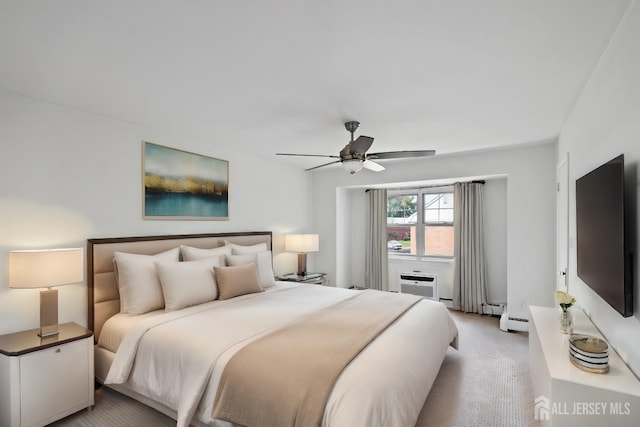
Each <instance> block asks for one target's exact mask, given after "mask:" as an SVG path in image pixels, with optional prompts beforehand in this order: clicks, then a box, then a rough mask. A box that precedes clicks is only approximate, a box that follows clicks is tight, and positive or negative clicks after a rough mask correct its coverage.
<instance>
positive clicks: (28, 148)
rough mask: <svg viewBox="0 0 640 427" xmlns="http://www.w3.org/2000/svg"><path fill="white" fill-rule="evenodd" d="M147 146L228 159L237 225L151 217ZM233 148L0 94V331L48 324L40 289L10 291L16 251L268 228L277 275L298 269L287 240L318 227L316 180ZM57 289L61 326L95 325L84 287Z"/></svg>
mask: <svg viewBox="0 0 640 427" xmlns="http://www.w3.org/2000/svg"><path fill="white" fill-rule="evenodd" d="M141 140H147V141H151V142H154V143H157V144H161V145H166V146H170V147H175V148H179V149H183V150H187V151H192V152H195V153H199V154H203V155H207V156H212V157H217V158H221V159H225V160H229V169H230V186H229V191H230V194H229V216H230V220H229V221H149V220H143V219H142V212H141V195H142V189H141ZM232 147H233V141H227V140H225V141H216V140H212V141H197V140H193V139H191V138H188V137H183V136H178V135H172V134H167V133H163V132H161V131H158V130H153V129H147V128H144V127H141V126H137V125H134V124H131V123H127V122H123V121H118V120H114V119H110V118H105V117H101V116H97V115H94V114H90V113H86V112H81V111H78V110H74V109H71V108H66V107H62V106H58V105H54V104H50V103H46V102H43V101H39V100H35V99H32V98H27V97H23V96H20V95H16V94H13V93H9V92H4V91H0V182H2V187H1V188H0V280H2V283H0V333H7V332H13V331H18V330H23V329H27V328H36V327H38V325H39V319H38V316H39V314H38V304H39V299H38V298H39V297H38V292H37V291H33V290H24V289H10V288H8V268H7V262H8V251H9V250H12V249H26V248H54V247H70V246H74V247H77V246H82V247H85V246H86V239H87V238H95V237H116V236H134V235H155V234H181V233H208V232H225V231H261V230H266V231H273V232H274V253H275V262H274V267H275V270H276V273H285V272H290V271H294V270H295V268H296V258H295V254H288V253H280V252H282V250H283V246H284V244H283V237H282V234H283V233H288V232H309V231H310V230H311V228H312V227H311V225H312V224H313V211H312V209H311V208H310V206H311V199H310V197H309V193H310V188H311V185H310V178H309V177H308V175H307V174H305V173H304V172H303V171H301V170H298V169H294V168H289V167H287V166H283V165H282V164H281V163H276V162H273V161H272V160H271V159H264V158H258V157H254V156H251V155H249V154H246V153H240V152H236V151H234V150H233V149H232ZM311 258H312V256H310V265H312V263H313V260H312V259H311ZM58 289H59V295H60V298H59V320H60V322H61V323H62V322H68V321H75V322H77V323H79V324H81V325H86V303H85V301H86V287H85V285H84V284H78V285H71V286H63V287H60V288H58Z"/></svg>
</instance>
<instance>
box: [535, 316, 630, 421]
mask: <svg viewBox="0 0 640 427" xmlns="http://www.w3.org/2000/svg"><path fill="white" fill-rule="evenodd" d="M530 311H531V320H530V322H529V368H530V374H531V384H532V387H533V398H534V399H535V407H534V413H535V416H536V419H538V420H540V425H542V426H551V425H553V426H563V427H565V426H566V427H570V426H580V427H587V426H597V427H600V426H616V427H617V426H629V427H638V426H640V381H638V379H637V378H636V377H635V376H634V374H633V373H632V372H631V370H630V369H629V368H628V367H627V366H626V365H625V364H624V362H623V361H622V360H621V359H620V357H619V356H618V354H617V353H616V352H615V351H614V350H613V349H612V348H611V347H609V372H608V373H606V374H594V373H590V372H586V371H583V370H581V369H579V368H577V367H575V366H574V365H573V364H572V363H571V361H570V360H569V335H566V334H563V333H561V331H560V310H559V309H554V308H547V307H530ZM572 313H573V320H574V322H573V331H574V333H577V334H587V335H593V336H596V337H599V338H603V337H602V335H601V334H600V333H599V332H598V330H597V329H596V328H595V326H594V325H593V323H591V321H590V320H589V318H587V316H586V315H585V314H584V313H583V312H582V311H580V310H578V309H576V308H574V309H572ZM636 339H637V338H636Z"/></svg>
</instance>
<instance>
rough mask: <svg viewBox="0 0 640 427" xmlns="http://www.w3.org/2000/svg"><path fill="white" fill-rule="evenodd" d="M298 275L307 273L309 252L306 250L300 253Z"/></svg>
mask: <svg viewBox="0 0 640 427" xmlns="http://www.w3.org/2000/svg"><path fill="white" fill-rule="evenodd" d="M297 274H298V276H306V275H307V254H306V253H304V252H300V253H299V254H298V272H297Z"/></svg>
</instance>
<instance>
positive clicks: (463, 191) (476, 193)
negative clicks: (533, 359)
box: [453, 182, 487, 313]
mask: <svg viewBox="0 0 640 427" xmlns="http://www.w3.org/2000/svg"><path fill="white" fill-rule="evenodd" d="M483 194H484V193H483V185H482V184H480V183H473V182H463V183H456V184H455V185H454V187H453V195H454V257H455V264H454V273H453V308H454V310H461V311H464V312H467V313H468V312H475V313H482V305H483V304H484V303H486V302H487V279H486V275H487V273H486V266H485V252H484V226H483V221H484V219H483V209H484V208H483V204H484V200H483V199H484V196H483Z"/></svg>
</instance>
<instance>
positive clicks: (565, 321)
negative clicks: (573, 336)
mask: <svg viewBox="0 0 640 427" xmlns="http://www.w3.org/2000/svg"><path fill="white" fill-rule="evenodd" d="M560 329H561V330H562V333H563V334H570V333H572V332H573V316H572V315H571V312H570V311H569V310H563V311H562V312H561V314H560Z"/></svg>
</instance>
